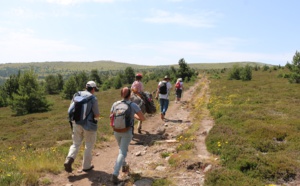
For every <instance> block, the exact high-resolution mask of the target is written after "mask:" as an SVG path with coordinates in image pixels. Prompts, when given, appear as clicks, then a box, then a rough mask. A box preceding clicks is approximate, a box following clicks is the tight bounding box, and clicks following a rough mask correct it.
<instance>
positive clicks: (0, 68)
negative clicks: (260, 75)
mask: <svg viewBox="0 0 300 186" xmlns="http://www.w3.org/2000/svg"><path fill="white" fill-rule="evenodd" d="M237 64H238V65H239V66H245V65H247V64H248V65H250V66H256V65H258V66H263V65H266V64H263V63H258V62H229V63H191V64H188V65H189V66H190V67H191V68H194V69H222V68H231V67H232V66H233V65H237ZM170 66H174V67H175V68H177V67H178V64H174V65H160V66H147V65H136V64H129V63H121V62H114V61H94V62H59V61H57V62H32V63H5V64H0V85H1V84H3V83H4V82H5V80H6V79H7V78H8V77H9V76H10V75H12V74H17V73H18V71H19V70H20V71H26V70H30V69H33V70H34V72H35V73H36V74H37V75H38V77H39V78H40V79H43V78H45V77H46V76H47V75H49V74H57V73H60V74H62V75H63V77H64V78H66V77H68V76H69V75H70V74H74V73H76V72H80V71H86V72H90V71H91V70H93V69H97V70H99V72H107V71H122V70H125V69H126V68H127V67H132V68H133V69H134V70H135V71H139V70H140V71H142V70H147V71H149V70H154V69H158V68H159V69H164V68H165V69H167V68H169V67H170Z"/></svg>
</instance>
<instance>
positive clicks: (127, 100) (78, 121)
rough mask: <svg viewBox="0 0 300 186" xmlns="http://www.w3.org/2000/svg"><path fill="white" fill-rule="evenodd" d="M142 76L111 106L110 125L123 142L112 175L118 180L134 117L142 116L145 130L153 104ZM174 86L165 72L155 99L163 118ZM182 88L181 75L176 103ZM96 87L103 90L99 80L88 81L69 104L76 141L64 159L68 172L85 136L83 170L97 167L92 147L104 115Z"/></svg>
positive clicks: (119, 142)
mask: <svg viewBox="0 0 300 186" xmlns="http://www.w3.org/2000/svg"><path fill="white" fill-rule="evenodd" d="M142 78H143V76H142V74H140V73H138V74H136V76H135V81H134V82H133V83H132V85H131V87H130V88H129V87H124V88H122V89H121V98H122V100H120V101H116V102H114V103H113V105H112V107H111V110H110V125H111V127H112V129H113V131H114V136H115V139H116V141H117V143H118V146H119V154H118V156H117V159H116V162H115V166H114V171H113V174H112V176H111V181H112V182H113V183H115V184H117V183H119V182H120V180H119V178H118V176H119V172H120V169H121V168H122V171H123V172H126V167H127V163H126V161H125V159H126V156H127V152H128V147H129V144H130V141H131V140H132V138H133V135H134V120H135V119H136V120H138V128H137V129H138V133H141V129H142V121H144V120H145V116H144V114H145V113H146V112H147V111H148V113H149V112H151V111H149V108H148V107H149V104H151V103H149V102H150V101H151V98H152V97H151V95H150V96H149V95H147V94H146V93H145V92H144V85H143V83H142ZM171 88H172V85H171V83H170V77H169V76H165V77H164V78H163V80H162V81H160V82H159V83H158V86H157V90H156V94H155V99H157V100H158V101H159V104H160V117H161V119H162V120H164V119H165V115H166V112H167V110H168V106H169V95H170V92H171ZM182 90H183V82H182V79H181V78H178V79H177V82H176V84H175V92H176V100H175V103H177V102H179V101H180V99H181V96H182ZM96 91H99V88H98V87H97V85H96V83H95V82H94V81H89V82H87V83H86V90H85V91H79V92H77V93H75V94H74V96H73V99H72V101H71V104H70V106H69V109H68V113H69V121H70V124H71V127H72V132H73V133H72V140H73V144H72V145H71V146H70V149H69V152H68V155H67V157H66V160H65V162H64V167H65V171H66V172H68V173H71V172H72V171H73V170H72V164H73V162H74V160H75V158H76V156H77V154H78V152H79V149H80V145H81V143H82V141H83V139H84V140H85V150H84V154H83V163H82V171H84V172H88V171H90V170H92V169H93V168H94V165H92V150H93V147H94V144H95V142H96V138H97V136H96V135H97V128H98V125H97V118H99V116H100V112H99V107H98V100H97V98H96V96H94V93H95V92H96ZM137 100H138V101H137ZM144 102H148V107H147V106H146V108H144V107H145V103H144ZM142 103H143V104H144V105H143V104H142ZM143 106H144V107H143ZM152 107H154V109H155V106H154V105H152Z"/></svg>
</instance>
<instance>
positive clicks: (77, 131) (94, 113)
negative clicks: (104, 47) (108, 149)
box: [64, 81, 100, 173]
mask: <svg viewBox="0 0 300 186" xmlns="http://www.w3.org/2000/svg"><path fill="white" fill-rule="evenodd" d="M96 91H99V89H98V87H97V86H96V83H95V82H94V81H89V82H87V83H86V90H85V91H78V92H77V93H75V94H74V96H73V99H72V101H71V104H70V107H69V111H70V110H72V109H73V107H75V111H74V118H75V115H78V112H80V113H79V114H81V115H79V117H78V116H76V117H77V119H74V120H73V121H72V124H73V127H72V128H73V134H72V139H73V144H72V145H71V146H70V150H69V153H68V156H67V157H66V161H65V163H64V166H65V170H66V171H67V172H69V173H71V172H72V163H73V162H74V160H75V158H76V156H77V154H78V152H79V149H80V145H81V143H82V141H83V138H84V139H85V150H84V154H83V162H82V171H84V172H88V171H90V170H92V169H93V168H94V166H93V165H92V164H91V162H92V150H93V147H94V144H95V142H96V138H97V127H98V126H97V119H96V118H99V116H100V113H99V107H98V100H97V98H96V97H95V96H94V95H93V94H94V93H95V92H96ZM76 99H86V100H88V101H86V105H85V107H81V108H82V110H80V109H78V110H80V111H78V110H77V107H76ZM74 105H75V106H74ZM84 109H85V110H84ZM76 112H77V114H75V113H76ZM69 113H70V112H69Z"/></svg>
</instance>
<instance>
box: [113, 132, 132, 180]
mask: <svg viewBox="0 0 300 186" xmlns="http://www.w3.org/2000/svg"><path fill="white" fill-rule="evenodd" d="M132 130H133V129H132V128H131V129H130V130H128V131H127V132H114V135H115V138H116V140H117V142H118V145H119V155H118V157H117V161H116V164H115V167H114V172H113V174H114V175H115V176H119V172H120V169H121V167H122V165H125V164H126V162H125V159H126V156H127V152H128V146H129V144H130V141H131V140H132V137H133V134H132Z"/></svg>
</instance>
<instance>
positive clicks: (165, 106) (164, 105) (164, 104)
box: [159, 99, 169, 115]
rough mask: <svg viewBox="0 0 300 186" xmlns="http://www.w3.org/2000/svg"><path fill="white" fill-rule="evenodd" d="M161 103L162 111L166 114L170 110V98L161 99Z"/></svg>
mask: <svg viewBox="0 0 300 186" xmlns="http://www.w3.org/2000/svg"><path fill="white" fill-rule="evenodd" d="M159 104H160V112H161V113H163V114H164V115H165V114H166V112H167V110H168V106H169V100H168V99H159Z"/></svg>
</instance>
